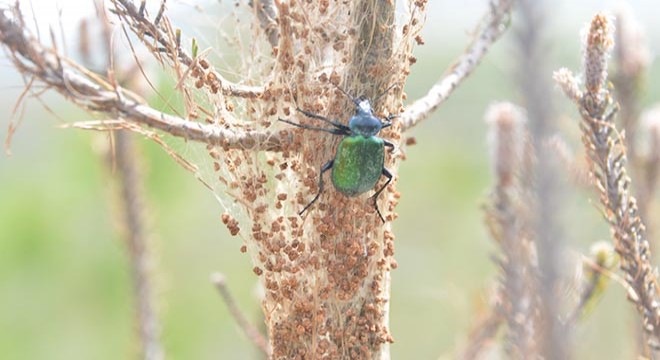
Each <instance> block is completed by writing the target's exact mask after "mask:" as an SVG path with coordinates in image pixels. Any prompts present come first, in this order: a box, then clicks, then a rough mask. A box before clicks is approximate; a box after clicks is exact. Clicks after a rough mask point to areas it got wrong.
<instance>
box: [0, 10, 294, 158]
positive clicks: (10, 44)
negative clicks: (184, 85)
mask: <svg viewBox="0 0 660 360" xmlns="http://www.w3.org/2000/svg"><path fill="white" fill-rule="evenodd" d="M10 12H11V10H8V9H2V10H0V42H2V43H3V44H4V45H5V46H6V48H7V49H8V50H9V54H8V55H9V57H10V58H11V60H12V61H13V62H14V64H15V66H16V68H17V69H18V70H19V71H20V72H22V73H24V74H27V75H30V76H34V77H35V78H36V79H37V80H39V81H41V82H43V83H45V84H46V85H48V86H50V87H52V88H53V89H55V90H56V91H57V92H59V93H60V94H62V95H64V96H65V97H67V98H68V99H69V100H70V101H72V102H74V103H75V104H76V105H78V106H80V107H82V108H84V109H87V110H92V111H98V112H103V113H107V114H109V115H110V117H112V118H121V119H124V120H126V121H128V122H132V123H136V124H139V125H142V126H148V127H152V128H155V129H158V130H161V131H164V132H166V133H168V134H170V135H172V136H176V137H181V138H185V139H187V140H192V141H198V142H203V143H206V144H210V145H218V146H223V147H225V148H235V149H250V150H265V151H280V150H281V148H282V140H284V141H290V138H289V135H288V134H287V133H286V132H279V133H270V132H258V131H238V130H235V131H231V130H228V129H226V128H222V127H220V126H217V125H207V124H203V123H199V122H194V121H189V120H185V119H182V118H180V117H177V116H173V115H170V114H166V113H163V112H160V111H158V110H156V109H154V108H151V107H149V106H147V105H144V104H142V103H141V102H140V101H138V100H137V99H138V97H137V96H135V95H133V94H131V93H130V92H129V91H127V90H125V89H123V88H121V87H116V88H113V86H112V85H110V83H109V82H108V81H106V80H104V79H103V78H102V77H100V76H98V75H96V74H93V73H91V72H90V71H88V70H86V69H85V68H84V67H83V66H81V65H79V64H77V63H75V62H74V61H72V60H70V59H68V58H66V57H64V56H62V55H60V54H58V53H56V52H55V51H54V50H53V49H52V48H48V47H45V46H43V45H42V44H41V43H39V42H38V41H37V40H36V39H35V38H34V37H33V36H32V35H31V34H30V33H29V32H28V31H27V30H26V29H25V28H24V27H22V26H21V25H20V24H21V23H22V20H21V19H22V16H21V15H20V14H18V13H15V16H16V17H17V19H12V17H11V15H10ZM224 116H227V115H224ZM230 122H231V121H230Z"/></svg>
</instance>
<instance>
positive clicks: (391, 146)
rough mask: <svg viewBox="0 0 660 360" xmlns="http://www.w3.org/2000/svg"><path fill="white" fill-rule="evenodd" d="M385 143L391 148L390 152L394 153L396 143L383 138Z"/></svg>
mask: <svg viewBox="0 0 660 360" xmlns="http://www.w3.org/2000/svg"><path fill="white" fill-rule="evenodd" d="M383 143H384V144H385V146H387V147H388V148H390V149H391V150H390V153H393V152H394V150H395V149H396V145H394V144H393V143H391V142H389V141H387V140H385V139H383Z"/></svg>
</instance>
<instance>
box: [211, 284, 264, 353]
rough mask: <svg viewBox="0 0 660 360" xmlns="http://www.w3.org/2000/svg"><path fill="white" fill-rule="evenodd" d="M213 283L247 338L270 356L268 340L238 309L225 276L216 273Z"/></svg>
mask: <svg viewBox="0 0 660 360" xmlns="http://www.w3.org/2000/svg"><path fill="white" fill-rule="evenodd" d="M211 282H213V284H214V285H215V288H216V289H218V292H219V293H220V296H222V300H224V302H225V304H226V305H227V308H228V309H229V313H230V314H231V315H232V316H233V317H234V320H236V324H238V326H239V327H240V328H241V330H243V333H245V336H247V338H248V339H250V341H252V343H254V344H255V345H256V346H257V347H258V348H259V349H260V350H261V351H263V353H264V354H266V355H268V356H270V346H269V345H268V340H266V338H264V336H263V335H262V334H261V333H260V332H259V330H258V329H257V328H256V327H254V326H253V325H252V324H251V323H250V322H249V321H248V320H247V319H246V318H245V315H243V312H242V311H241V309H239V308H238V305H237V304H236V299H234V296H232V294H231V292H230V291H229V288H227V282H226V281H225V276H224V275H222V274H220V273H215V274H213V275H212V276H211Z"/></svg>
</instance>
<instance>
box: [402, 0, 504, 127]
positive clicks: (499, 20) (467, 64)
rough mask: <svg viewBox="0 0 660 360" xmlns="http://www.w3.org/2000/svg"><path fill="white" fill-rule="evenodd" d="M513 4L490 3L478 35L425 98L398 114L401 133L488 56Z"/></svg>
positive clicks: (426, 112) (427, 113)
mask: <svg viewBox="0 0 660 360" xmlns="http://www.w3.org/2000/svg"><path fill="white" fill-rule="evenodd" d="M513 3H514V0H492V1H491V3H490V12H489V13H488V14H487V16H485V18H484V20H483V21H482V23H481V24H480V25H479V27H478V28H477V33H478V36H477V37H476V38H475V39H474V40H473V41H472V43H471V44H470V45H469V46H468V48H467V49H466V50H465V52H464V53H463V54H462V55H461V56H460V57H459V59H458V60H457V61H456V62H455V63H454V64H453V65H452V66H451V67H450V68H449V70H448V71H449V72H448V73H447V74H446V75H444V76H443V77H442V79H440V81H439V82H438V83H436V84H435V85H434V86H433V87H432V88H431V89H430V90H429V91H428V93H427V94H426V95H424V96H423V97H422V98H421V99H418V100H416V101H415V102H414V103H413V104H412V105H410V106H409V107H408V108H407V109H406V111H405V112H404V113H402V114H401V118H400V123H401V128H402V130H406V129H409V128H411V127H413V126H415V125H417V124H418V123H419V122H420V121H422V120H424V119H426V118H427V117H428V116H429V115H430V114H431V113H432V112H433V111H435V110H436V109H437V108H438V106H440V104H442V103H443V102H444V101H445V100H447V99H448V98H449V95H451V94H452V93H453V92H454V90H455V89H456V88H457V87H458V85H459V84H460V83H461V82H463V80H465V79H466V78H467V77H468V76H469V75H470V74H471V73H472V71H474V69H475V68H476V67H477V66H478V65H479V63H480V62H481V59H483V57H484V56H485V55H486V53H488V50H489V49H490V47H491V45H492V44H493V43H494V42H495V41H497V39H499V38H500V37H501V36H502V34H503V33H504V31H505V30H506V29H507V27H508V21H509V15H510V13H511V9H512V7H513Z"/></svg>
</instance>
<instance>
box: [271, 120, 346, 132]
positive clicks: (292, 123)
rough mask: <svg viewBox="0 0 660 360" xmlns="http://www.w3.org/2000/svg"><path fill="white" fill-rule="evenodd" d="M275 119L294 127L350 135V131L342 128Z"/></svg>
mask: <svg viewBox="0 0 660 360" xmlns="http://www.w3.org/2000/svg"><path fill="white" fill-rule="evenodd" d="M277 120H279V121H281V122H285V123H287V124H290V125H293V126H296V127H299V128H302V129H307V130H316V131H323V132H327V133H330V134H333V135H342V136H344V135H350V133H348V132H345V131H343V130H339V129H326V128H322V127H318V126H310V125H303V124H298V123H295V122H293V121H291V120H287V119H282V118H278V119H277Z"/></svg>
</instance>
